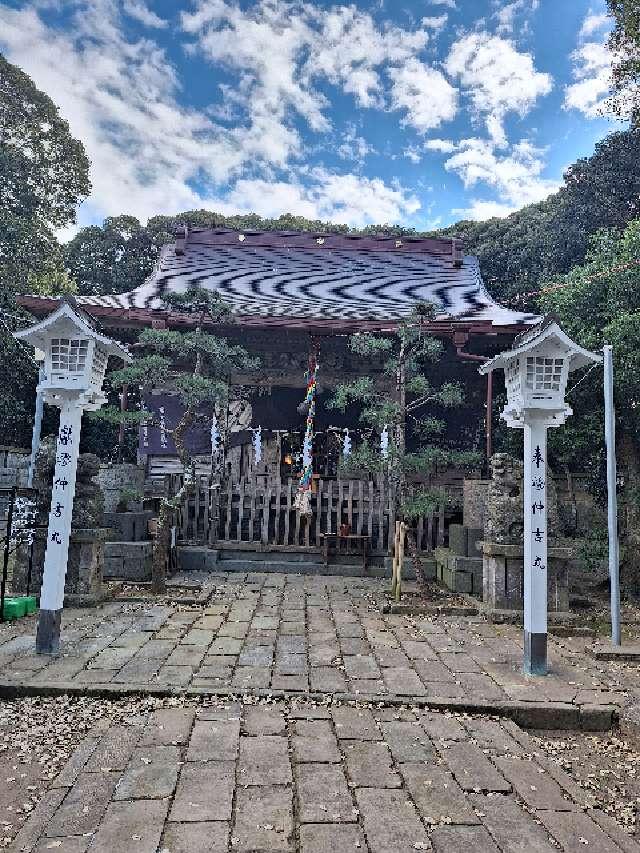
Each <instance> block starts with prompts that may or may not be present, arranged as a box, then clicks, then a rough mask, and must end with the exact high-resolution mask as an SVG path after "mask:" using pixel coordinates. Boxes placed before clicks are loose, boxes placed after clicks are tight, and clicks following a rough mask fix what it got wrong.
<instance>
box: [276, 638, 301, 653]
mask: <svg viewBox="0 0 640 853" xmlns="http://www.w3.org/2000/svg"><path fill="white" fill-rule="evenodd" d="M306 651H307V641H306V639H305V637H299V636H284V637H283V636H282V635H280V636H279V637H278V640H277V643H276V652H277V654H280V653H289V654H297V655H303V654H306Z"/></svg>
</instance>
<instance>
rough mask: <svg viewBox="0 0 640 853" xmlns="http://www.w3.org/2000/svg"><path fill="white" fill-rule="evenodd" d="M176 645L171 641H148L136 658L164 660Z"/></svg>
mask: <svg viewBox="0 0 640 853" xmlns="http://www.w3.org/2000/svg"><path fill="white" fill-rule="evenodd" d="M175 646H176V644H175V642H174V641H173V640H149V642H148V643H145V645H144V646H143V647H142V648H141V649H140V651H139V652H138V654H137V655H136V657H137V658H138V659H139V660H161V661H164V660H166V659H167V658H168V657H169V655H170V654H171V652H172V651H173V650H174V648H175Z"/></svg>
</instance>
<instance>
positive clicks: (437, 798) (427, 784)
mask: <svg viewBox="0 0 640 853" xmlns="http://www.w3.org/2000/svg"><path fill="white" fill-rule="evenodd" d="M400 773H401V775H402V777H403V779H404V783H405V785H406V787H407V790H408V791H409V793H410V794H411V796H412V797H413V801H414V802H415V804H416V806H417V808H418V811H419V812H420V815H421V817H422V819H423V820H424V821H426V823H429V824H440V823H452V824H458V823H460V824H476V823H478V822H479V820H478V818H477V816H476V814H475V812H474V810H473V808H472V804H471V802H470V801H469V799H468V798H467V796H466V795H465V794H464V792H463V791H462V789H461V788H460V786H459V785H458V783H457V782H456V781H455V779H454V778H453V775H452V774H451V773H449V771H448V770H446V769H445V768H444V767H442V766H440V765H436V764H403V765H402V766H401V767H400Z"/></svg>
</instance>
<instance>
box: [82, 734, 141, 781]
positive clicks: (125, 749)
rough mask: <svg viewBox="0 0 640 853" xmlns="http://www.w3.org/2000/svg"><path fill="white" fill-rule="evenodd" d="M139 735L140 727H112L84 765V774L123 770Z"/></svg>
mask: <svg viewBox="0 0 640 853" xmlns="http://www.w3.org/2000/svg"><path fill="white" fill-rule="evenodd" d="M141 734H142V729H141V728H140V726H112V727H111V728H110V729H109V730H108V731H107V733H106V734H105V735H104V737H103V738H102V739H101V740H100V743H99V744H98V746H97V747H96V748H95V750H94V752H93V754H92V756H91V758H90V759H89V761H88V762H87V763H86V764H85V772H87V773H101V772H103V771H105V772H106V771H109V770H124V769H125V767H126V766H127V764H128V763H129V759H130V758H131V754H132V752H133V750H134V747H135V746H136V745H137V743H138V741H139V740H140V736H141Z"/></svg>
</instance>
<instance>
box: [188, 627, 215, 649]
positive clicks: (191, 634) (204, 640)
mask: <svg viewBox="0 0 640 853" xmlns="http://www.w3.org/2000/svg"><path fill="white" fill-rule="evenodd" d="M213 636H214V632H213V631H207V630H205V629H204V628H192V629H191V630H190V631H188V632H187V633H186V634H185V635H184V637H183V638H182V640H181V641H180V642H181V643H182V645H184V646H201V647H204V648H208V647H209V646H210V645H211V643H212V642H213Z"/></svg>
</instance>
